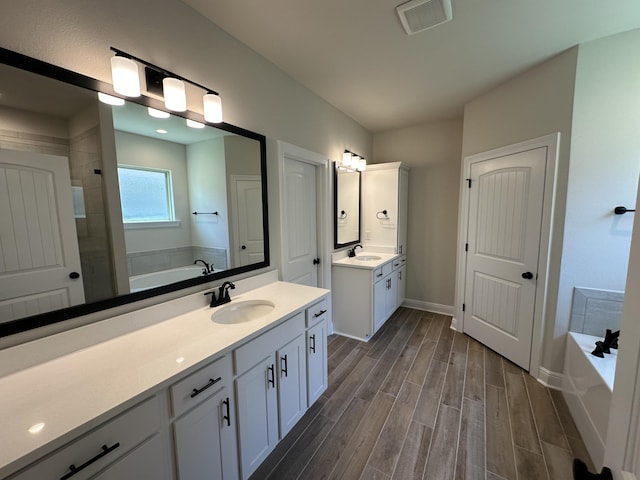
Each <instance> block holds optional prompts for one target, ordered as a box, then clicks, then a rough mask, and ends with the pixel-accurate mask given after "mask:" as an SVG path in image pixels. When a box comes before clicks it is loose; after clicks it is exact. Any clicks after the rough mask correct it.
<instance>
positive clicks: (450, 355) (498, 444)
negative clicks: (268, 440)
mask: <svg viewBox="0 0 640 480" xmlns="http://www.w3.org/2000/svg"><path fill="white" fill-rule="evenodd" d="M450 322H451V317H447V316H444V315H438V314H433V313H428V312H422V311H418V310H412V309H407V308H400V309H399V310H398V311H396V312H395V314H394V315H393V316H392V318H391V319H389V320H388V321H387V323H386V324H385V325H384V326H383V328H382V329H381V330H380V331H379V332H378V333H377V334H376V335H375V336H374V337H373V338H372V339H371V341H369V342H368V343H363V342H358V341H356V340H352V339H348V338H345V337H340V336H337V335H332V336H330V337H329V340H328V352H329V386H328V389H327V391H326V392H325V393H324V395H323V396H322V397H321V398H320V399H319V400H318V401H317V402H316V403H315V404H314V405H312V406H311V408H310V409H309V411H308V412H307V413H306V414H305V416H304V417H303V418H302V419H301V420H300V422H299V423H298V424H297V425H296V426H295V427H294V428H293V430H292V431H291V432H290V433H289V434H288V435H287V436H286V437H285V438H284V439H283V440H282V441H281V442H280V443H279V444H278V446H277V447H276V449H275V450H274V451H273V452H272V454H271V455H270V456H269V457H268V458H267V459H266V460H265V462H264V463H263V464H262V465H261V466H260V467H259V468H258V470H257V471H256V472H255V473H254V474H253V475H252V476H251V480H259V479H273V480H283V479H300V480H307V479H320V478H326V479H339V478H341V479H347V480H351V479H363V480H378V479H379V480H383V479H384V480H391V479H394V480H395V479H400V480H410V479H428V480H431V479H433V480H441V479H442V480H453V479H455V480H458V479H460V480H462V479H474V480H475V479H486V480H500V479H505V480H511V479H514V480H515V479H517V480H528V479H532V480H534V479H535V480H544V479H548V480H571V479H572V478H573V476H572V470H571V469H572V461H573V458H574V457H578V458H581V459H583V460H584V461H585V462H587V464H588V465H589V466H590V470H591V471H594V470H595V469H594V468H593V466H592V464H591V461H590V459H589V458H588V454H587V453H586V450H585V447H584V444H583V442H582V440H581V438H580V434H579V433H578V431H577V430H576V427H575V424H574V423H573V421H572V420H571V416H570V414H569V412H568V410H567V406H566V404H565V403H564V400H563V398H562V395H561V394H560V393H559V392H556V391H551V390H549V389H547V388H546V387H544V386H543V385H541V384H540V383H538V382H537V381H536V380H535V379H534V378H533V377H531V376H530V375H529V374H528V373H527V372H525V371H523V370H522V369H520V368H519V367H517V366H515V365H514V364H512V363H511V362H509V361H508V360H506V359H504V358H502V357H501V356H500V355H498V354H496V353H495V352H493V351H492V350H490V349H488V348H485V347H484V346H483V345H481V344H480V343H478V342H476V341H475V340H473V339H471V338H470V337H467V336H466V335H464V334H461V333H457V332H454V331H453V330H451V329H450V328H449V325H450Z"/></svg>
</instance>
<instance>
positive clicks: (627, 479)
mask: <svg viewBox="0 0 640 480" xmlns="http://www.w3.org/2000/svg"><path fill="white" fill-rule="evenodd" d="M613 478H615V479H616V480H618V479H619V480H637V477H636V476H635V475H634V474H633V473H631V472H622V471H621V472H616V471H613Z"/></svg>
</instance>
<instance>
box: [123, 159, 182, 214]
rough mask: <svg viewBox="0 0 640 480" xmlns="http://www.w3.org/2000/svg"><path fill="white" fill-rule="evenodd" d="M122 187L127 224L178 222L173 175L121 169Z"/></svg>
mask: <svg viewBox="0 0 640 480" xmlns="http://www.w3.org/2000/svg"><path fill="white" fill-rule="evenodd" d="M118 183H119V184H120V203H121V205H122V219H123V220H124V222H125V223H149V222H170V221H173V220H175V216H174V211H173V190H172V188H171V172H170V171H168V170H158V169H152V168H144V167H131V166H125V165H119V166H118Z"/></svg>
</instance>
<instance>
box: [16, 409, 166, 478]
mask: <svg viewBox="0 0 640 480" xmlns="http://www.w3.org/2000/svg"><path fill="white" fill-rule="evenodd" d="M159 410H160V406H159V402H158V398H157V397H152V398H150V399H148V400H146V401H144V402H142V403H140V404H138V405H137V406H135V407H133V408H132V409H131V410H129V411H127V412H125V413H123V414H121V415H119V416H117V417H116V418H114V419H113V420H109V421H108V422H106V423H104V424H102V425H101V426H100V427H98V428H97V429H95V430H93V431H92V432H90V433H88V434H86V435H85V436H83V437H81V438H79V439H77V440H75V441H73V442H72V443H70V444H68V445H66V446H65V447H62V448H61V449H60V450H58V451H57V452H55V453H54V454H53V455H51V456H49V457H46V458H45V459H44V460H42V461H40V462H38V463H35V464H34V465H32V466H31V467H27V469H26V470H25V471H23V472H22V473H21V474H19V475H17V476H15V477H13V480H43V479H51V480H58V479H67V478H69V479H73V480H81V479H86V478H89V477H91V476H92V475H95V474H96V472H98V471H99V470H102V469H103V468H105V467H106V466H107V465H110V464H112V463H113V462H114V461H115V460H117V459H118V458H120V457H122V456H123V455H124V454H125V453H127V452H129V451H130V450H132V449H133V448H134V447H135V446H136V445H139V444H140V443H142V441H144V440H145V439H147V438H149V437H151V436H152V435H153V434H154V433H155V432H156V431H157V430H158V428H159V419H160V411H159ZM71 465H72V466H73V468H71V467H70V466H71ZM73 470H76V472H77V473H75V474H74V473H73Z"/></svg>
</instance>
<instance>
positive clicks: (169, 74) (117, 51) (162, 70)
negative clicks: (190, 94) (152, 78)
mask: <svg viewBox="0 0 640 480" xmlns="http://www.w3.org/2000/svg"><path fill="white" fill-rule="evenodd" d="M110 48H111V51H112V52H114V53H115V54H116V55H118V56H121V57H125V58H128V59H129V60H133V61H135V62H138V63H140V64H142V65H144V66H145V67H149V68H152V69H154V70H156V71H158V72H160V73H162V74H163V75H165V76H167V77H172V78H177V79H178V80H182V81H183V82H187V83H189V84H191V85H193V86H194V87H198V88H200V89H201V90H204V91H206V92H207V93H212V94H214V95H220V94H219V93H218V92H216V91H215V90H211V89H210V88H209V87H205V86H204V85H200V84H199V83H196V82H194V81H192V80H189V79H188V78H184V77H183V76H181V75H178V74H176V73H173V72H171V71H169V70H167V69H165V68H161V67H158V66H157V65H154V64H153V63H150V62H147V61H146V60H143V59H142V58H139V57H136V56H135V55H131V54H130V53H127V52H125V51H123V50H120V49H118V48H115V47H110Z"/></svg>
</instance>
